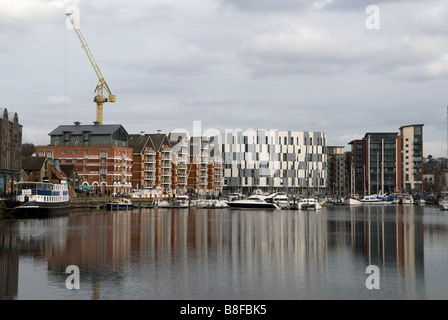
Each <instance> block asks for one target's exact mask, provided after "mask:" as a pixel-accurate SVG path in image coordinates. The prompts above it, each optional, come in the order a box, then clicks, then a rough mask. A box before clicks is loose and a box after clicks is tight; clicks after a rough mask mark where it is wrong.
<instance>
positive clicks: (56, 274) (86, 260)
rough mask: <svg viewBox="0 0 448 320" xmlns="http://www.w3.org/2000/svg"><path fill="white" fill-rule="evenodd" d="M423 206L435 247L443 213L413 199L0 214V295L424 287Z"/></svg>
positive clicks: (408, 291)
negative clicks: (353, 204) (268, 207)
mask: <svg viewBox="0 0 448 320" xmlns="http://www.w3.org/2000/svg"><path fill="white" fill-rule="evenodd" d="M425 209H426V214H427V215H428V216H429V218H428V219H429V221H430V225H431V226H432V227H431V230H430V231H429V232H427V235H426V236H427V237H428V236H429V237H430V239H431V240H430V242H431V243H432V244H433V245H434V246H436V247H437V248H436V250H442V251H443V254H445V255H446V251H444V250H446V249H445V247H444V244H445V243H444V242H443V241H434V240H432V235H433V234H435V236H436V237H439V238H440V237H442V239H446V231H447V229H446V223H447V221H446V220H442V221H440V220H436V221H434V217H437V215H438V214H439V212H436V211H435V209H431V208H428V207H427V208H423V207H418V206H409V207H406V206H393V207H373V206H372V207H358V208H337V207H328V208H324V209H323V210H321V211H318V212H313V211H309V212H302V211H275V212H272V211H266V212H264V211H257V212H253V211H231V210H227V209H222V210H213V209H209V210H208V209H202V210H193V209H189V210H188V209H161V208H160V209H142V210H134V211H129V212H112V213H111V212H102V211H98V210H96V211H95V210H94V211H91V212H73V213H71V214H70V215H69V216H68V217H61V218H52V219H44V220H19V221H15V222H14V221H2V222H0V234H1V254H0V281H1V290H0V298H1V299H360V298H361V299H362V298H366V299H376V298H380V299H384V298H395V299H402V298H411V299H416V298H417V299H418V298H426V297H427V296H426V289H425V288H426V286H425V283H424V282H425V276H426V275H425V268H424V264H425V256H424V250H425V244H424V239H425V227H424V216H425V214H424V213H425ZM428 211H429V212H430V213H429V214H428ZM434 225H436V226H437V227H438V229H435V227H434ZM433 230H437V233H436V232H435V231H433ZM429 249H430V250H434V248H433V247H430V248H429ZM68 265H76V266H78V267H79V269H80V272H81V289H80V290H68V289H67V288H66V287H65V280H66V278H67V276H68V274H66V273H65V269H66V267H67V266H68ZM368 265H377V266H378V267H379V268H380V270H381V278H380V279H381V289H380V290H368V289H366V286H365V280H366V278H367V276H368V275H367V274H366V273H365V269H366V267H367V266H368ZM30 274H31V275H30ZM22 278H23V279H30V281H27V282H24V283H23V284H21V283H22V282H23V281H22V282H21V281H19V280H21V279H22ZM28 282H31V283H28ZM36 283H37V285H36ZM446 293H447V291H446V289H445V291H443V290H442V291H441V292H438V294H439V295H440V294H441V295H444V296H445V297H447V296H448V295H446Z"/></svg>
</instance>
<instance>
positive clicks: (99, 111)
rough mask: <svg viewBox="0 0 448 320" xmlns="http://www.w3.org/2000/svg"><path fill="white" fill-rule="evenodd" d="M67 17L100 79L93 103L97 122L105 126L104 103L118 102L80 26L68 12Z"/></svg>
mask: <svg viewBox="0 0 448 320" xmlns="http://www.w3.org/2000/svg"><path fill="white" fill-rule="evenodd" d="M65 15H66V16H67V17H68V18H69V19H70V21H71V23H72V25H73V29H74V30H75V31H76V34H77V35H78V38H79V40H80V41H81V44H82V48H83V49H84V51H85V52H86V54H87V56H88V57H89V60H90V63H91V64H92V67H93V69H94V70H95V73H96V75H97V77H98V80H99V83H98V85H97V86H96V89H95V92H96V96H95V98H94V99H93V101H94V102H96V121H98V122H99V124H103V103H104V102H115V101H116V98H115V95H113V94H112V93H111V92H110V89H109V86H108V85H107V83H106V80H104V77H103V75H102V73H101V70H100V68H99V67H98V65H97V64H96V62H95V59H94V58H93V55H92V52H91V51H90V49H89V46H88V45H87V42H86V40H85V39H84V37H83V35H82V33H81V30H80V29H79V27H78V25H77V24H76V21H75V19H74V18H73V15H72V13H71V12H68V13H66V14H65ZM104 91H106V92H107V93H108V94H109V96H108V97H107V98H106V97H105V96H104V94H103V92H104Z"/></svg>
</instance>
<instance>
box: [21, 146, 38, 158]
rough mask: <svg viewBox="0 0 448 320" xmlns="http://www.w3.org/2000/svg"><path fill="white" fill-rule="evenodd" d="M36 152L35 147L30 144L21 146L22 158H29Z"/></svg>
mask: <svg viewBox="0 0 448 320" xmlns="http://www.w3.org/2000/svg"><path fill="white" fill-rule="evenodd" d="M35 152H36V146H35V145H34V144H32V143H24V144H22V157H29V156H31V155H33V153H35Z"/></svg>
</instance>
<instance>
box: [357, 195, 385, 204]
mask: <svg viewBox="0 0 448 320" xmlns="http://www.w3.org/2000/svg"><path fill="white" fill-rule="evenodd" d="M385 202H386V200H385V199H383V198H382V197H379V196H378V195H376V194H374V195H367V196H364V197H362V199H361V203H362V204H367V205H370V204H384V203H385Z"/></svg>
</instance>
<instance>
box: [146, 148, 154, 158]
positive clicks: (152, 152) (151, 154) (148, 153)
mask: <svg viewBox="0 0 448 320" xmlns="http://www.w3.org/2000/svg"><path fill="white" fill-rule="evenodd" d="M145 155H147V156H154V157H155V156H156V152H155V151H154V150H149V151H145Z"/></svg>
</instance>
